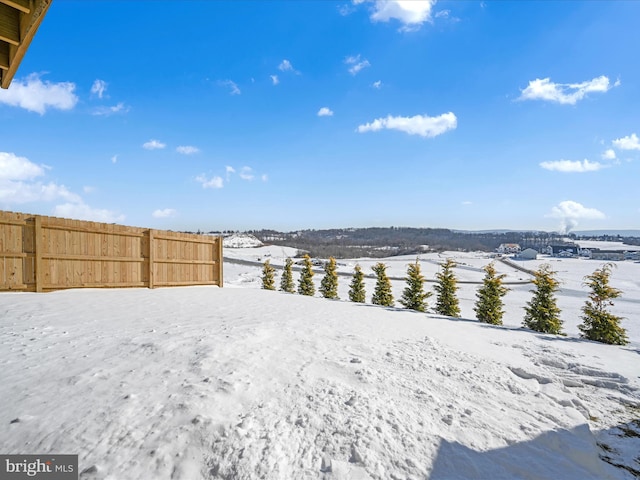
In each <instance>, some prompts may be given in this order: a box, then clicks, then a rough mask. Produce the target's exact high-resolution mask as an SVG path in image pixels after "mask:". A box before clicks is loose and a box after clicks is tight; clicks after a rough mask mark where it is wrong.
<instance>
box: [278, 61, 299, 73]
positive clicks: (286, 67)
mask: <svg viewBox="0 0 640 480" xmlns="http://www.w3.org/2000/svg"><path fill="white" fill-rule="evenodd" d="M278 70H280V71H282V72H293V73H295V74H296V75H300V72H299V71H298V70H296V69H295V68H293V64H292V63H291V62H290V61H289V60H287V59H284V60H282V62H280V65H278Z"/></svg>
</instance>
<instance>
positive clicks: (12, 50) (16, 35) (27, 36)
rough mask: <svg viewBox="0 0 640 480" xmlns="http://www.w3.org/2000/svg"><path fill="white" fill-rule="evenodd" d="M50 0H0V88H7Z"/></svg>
mask: <svg viewBox="0 0 640 480" xmlns="http://www.w3.org/2000/svg"><path fill="white" fill-rule="evenodd" d="M51 2H52V0H0V86H1V87H2V88H9V84H10V83H11V80H12V79H13V76H14V75H15V74H16V71H17V70H18V67H19V66H20V62H21V61H22V58H23V57H24V54H25V53H26V51H27V49H28V48H29V44H30V43H31V40H32V39H33V36H34V35H35V34H36V30H38V27H39V26H40V23H41V22H42V19H43V18H44V15H45V13H47V10H48V8H49V5H51Z"/></svg>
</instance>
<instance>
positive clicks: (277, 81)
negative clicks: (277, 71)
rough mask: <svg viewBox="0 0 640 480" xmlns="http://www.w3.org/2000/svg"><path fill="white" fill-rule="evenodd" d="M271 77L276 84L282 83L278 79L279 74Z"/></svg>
mask: <svg viewBox="0 0 640 480" xmlns="http://www.w3.org/2000/svg"><path fill="white" fill-rule="evenodd" d="M269 77H271V82H272V83H273V84H274V85H278V84H279V83H280V80H279V79H278V75H269Z"/></svg>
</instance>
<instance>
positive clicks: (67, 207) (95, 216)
mask: <svg viewBox="0 0 640 480" xmlns="http://www.w3.org/2000/svg"><path fill="white" fill-rule="evenodd" d="M53 214H54V215H55V216H56V217H65V218H73V219H77V220H87V221H92V222H103V223H118V222H123V221H124V219H125V216H124V215H118V214H117V213H115V212H113V211H111V210H105V209H99V208H91V207H90V206H89V205H87V204H85V203H82V202H80V203H65V204H62V205H56V207H55V208H54V213H53Z"/></svg>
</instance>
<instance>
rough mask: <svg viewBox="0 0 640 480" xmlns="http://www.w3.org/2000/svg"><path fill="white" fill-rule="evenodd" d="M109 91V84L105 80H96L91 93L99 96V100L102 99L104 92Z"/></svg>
mask: <svg viewBox="0 0 640 480" xmlns="http://www.w3.org/2000/svg"><path fill="white" fill-rule="evenodd" d="M106 91H107V82H105V81H104V80H100V79H96V80H95V81H94V82H93V85H91V93H92V94H93V95H97V96H98V98H102V96H103V95H104V92H106Z"/></svg>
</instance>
